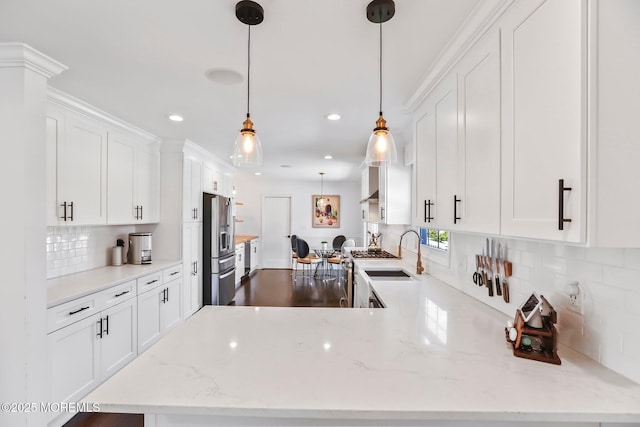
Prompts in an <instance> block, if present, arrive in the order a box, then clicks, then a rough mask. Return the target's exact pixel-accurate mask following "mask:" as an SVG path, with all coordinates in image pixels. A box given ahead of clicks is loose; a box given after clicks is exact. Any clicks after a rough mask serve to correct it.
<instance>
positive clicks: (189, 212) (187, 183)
mask: <svg viewBox="0 0 640 427" xmlns="http://www.w3.org/2000/svg"><path fill="white" fill-rule="evenodd" d="M183 165H184V169H183V192H182V194H183V209H184V212H183V218H182V219H183V221H184V222H202V162H201V161H200V160H198V159H196V158H194V157H191V156H189V155H187V154H185V158H184V162H183Z"/></svg>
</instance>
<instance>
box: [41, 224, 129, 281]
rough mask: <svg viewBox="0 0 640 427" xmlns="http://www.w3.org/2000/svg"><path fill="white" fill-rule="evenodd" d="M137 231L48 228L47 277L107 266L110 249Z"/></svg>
mask: <svg viewBox="0 0 640 427" xmlns="http://www.w3.org/2000/svg"><path fill="white" fill-rule="evenodd" d="M134 231H136V230H135V227H134V226H132V225H131V226H93V227H47V239H46V243H45V245H46V251H47V278H48V279H51V278H54V277H58V276H64V275H67V274H73V273H77V272H80V271H84V270H90V269H92V268H97V267H103V266H106V265H108V263H109V257H108V254H109V250H110V249H109V248H111V247H112V246H115V244H116V240H117V239H124V240H126V239H127V235H128V234H129V233H131V232H134Z"/></svg>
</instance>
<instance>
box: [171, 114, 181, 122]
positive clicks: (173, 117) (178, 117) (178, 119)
mask: <svg viewBox="0 0 640 427" xmlns="http://www.w3.org/2000/svg"><path fill="white" fill-rule="evenodd" d="M169 120H171V121H172V122H181V121H183V120H184V117H182V116H181V115H180V114H171V115H170V116H169Z"/></svg>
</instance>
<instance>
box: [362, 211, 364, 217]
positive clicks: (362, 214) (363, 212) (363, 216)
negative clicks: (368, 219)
mask: <svg viewBox="0 0 640 427" xmlns="http://www.w3.org/2000/svg"><path fill="white" fill-rule="evenodd" d="M362 219H364V209H362Z"/></svg>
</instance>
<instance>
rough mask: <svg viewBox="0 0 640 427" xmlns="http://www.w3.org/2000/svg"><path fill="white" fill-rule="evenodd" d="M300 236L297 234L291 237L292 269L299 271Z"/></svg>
mask: <svg viewBox="0 0 640 427" xmlns="http://www.w3.org/2000/svg"><path fill="white" fill-rule="evenodd" d="M297 241H298V236H296V235H295V234H292V235H291V269H292V270H297V269H298V244H297Z"/></svg>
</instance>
